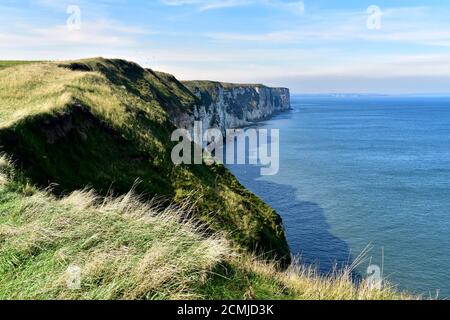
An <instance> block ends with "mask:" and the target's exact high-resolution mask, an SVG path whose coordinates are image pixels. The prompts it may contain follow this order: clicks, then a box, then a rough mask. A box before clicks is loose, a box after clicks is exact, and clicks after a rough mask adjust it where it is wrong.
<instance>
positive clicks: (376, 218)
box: [230, 96, 450, 298]
mask: <svg viewBox="0 0 450 320" xmlns="http://www.w3.org/2000/svg"><path fill="white" fill-rule="evenodd" d="M292 100H293V101H292V107H293V110H292V111H289V112H286V113H283V114H280V115H278V116H276V117H275V118H273V119H272V120H270V121H267V122H265V123H262V124H261V125H260V127H262V128H268V129H270V128H274V129H280V171H279V173H278V174H277V175H275V176H260V170H259V168H257V167H255V166H251V165H244V166H230V169H231V170H232V171H233V173H234V174H235V175H236V176H237V177H238V179H239V180H240V181H241V182H242V183H243V184H244V185H245V186H246V187H248V188H249V189H250V190H252V191H253V192H254V193H256V194H257V195H259V196H260V197H261V198H262V199H263V200H265V201H266V202H267V203H268V204H270V205H271V206H272V207H273V208H275V209H276V210H277V211H278V213H279V214H280V215H281V216H282V218H283V221H284V224H285V228H286V231H287V237H288V241H289V244H290V246H291V249H292V252H293V253H295V254H299V255H301V261H302V262H303V263H306V264H314V265H316V266H318V268H319V269H320V270H321V271H322V272H324V273H326V272H328V271H329V270H330V269H331V268H332V267H333V265H334V264H335V263H336V262H337V263H338V264H341V263H347V262H348V263H351V262H352V261H354V260H355V258H356V257H357V256H358V255H359V254H360V253H361V252H362V251H363V250H364V249H365V248H366V247H367V246H368V245H370V246H371V250H370V252H369V253H368V254H367V255H366V257H367V259H368V261H365V262H364V263H362V264H361V265H360V266H359V267H358V269H357V272H358V274H360V275H362V276H364V275H365V274H366V269H367V266H368V265H369V264H376V265H379V266H380V267H381V266H382V267H383V274H384V277H385V278H386V279H387V280H388V281H389V282H391V283H393V284H395V285H397V286H398V288H399V289H401V290H408V291H410V292H413V293H419V294H424V296H425V297H427V298H428V297H430V296H431V297H435V295H436V290H439V297H440V298H450V98H430V97H383V96H374V97H368V96H365V97H327V96H322V97H312V96H294V97H293V99H292ZM382 252H383V254H382Z"/></svg>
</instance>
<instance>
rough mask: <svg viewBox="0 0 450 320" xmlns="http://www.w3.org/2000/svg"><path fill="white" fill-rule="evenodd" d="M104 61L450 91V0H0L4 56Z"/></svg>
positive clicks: (305, 87)
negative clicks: (100, 57)
mask: <svg viewBox="0 0 450 320" xmlns="http://www.w3.org/2000/svg"><path fill="white" fill-rule="evenodd" d="M97 56H103V57H108V58H122V59H127V60H132V61H135V62H138V63H139V64H141V65H142V66H145V67H148V68H152V69H155V70H161V71H165V72H169V73H172V74H174V75H175V76H176V77H177V78H178V79H181V80H188V79H203V80H206V79H207V80H217V81H227V82H243V83H264V84H266V85H270V86H283V87H288V88H290V89H291V91H292V92H293V93H388V94H399V93H401V94H404V93H408V94H411V93H447V94H448V93H450V1H449V0H445V1H444V0H440V1H438V0H427V1H416V0H410V1H403V0H390V1H387V0H370V1H365V0H347V1H343V0H339V1H338V0H304V1H299V0H289V1H288V0H154V1H148V0H147V1H143V0H142V1H141V0H128V1H125V0H98V1H87V0H70V1H65V0H0V59H2V60H6V59H14V60H22V59H26V60H66V59H78V58H86V57H97Z"/></svg>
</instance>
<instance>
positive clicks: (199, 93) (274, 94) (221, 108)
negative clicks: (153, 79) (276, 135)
mask: <svg viewBox="0 0 450 320" xmlns="http://www.w3.org/2000/svg"><path fill="white" fill-rule="evenodd" d="M183 84H184V85H185V86H186V87H187V88H188V89H189V90H190V91H191V92H192V93H193V94H194V95H195V96H196V97H197V98H198V99H199V100H200V104H198V105H196V106H194V109H193V112H192V114H190V115H189V118H186V117H184V118H183V119H181V118H180V119H177V120H178V121H177V122H183V123H184V125H183V126H185V127H186V126H187V127H189V123H193V121H202V123H203V128H204V129H208V128H211V127H215V128H219V129H221V130H222V131H225V130H226V129H232V128H238V127H243V126H247V125H249V124H252V123H254V122H257V121H261V120H265V119H268V118H270V117H271V116H273V115H274V114H276V113H278V112H282V111H286V110H289V109H290V108H291V103H290V93H289V89H287V88H269V87H266V86H264V85H261V84H251V85H246V84H230V83H221V82H213V81H185V82H183ZM186 122H187V123H186Z"/></svg>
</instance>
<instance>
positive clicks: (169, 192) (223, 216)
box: [0, 58, 289, 262]
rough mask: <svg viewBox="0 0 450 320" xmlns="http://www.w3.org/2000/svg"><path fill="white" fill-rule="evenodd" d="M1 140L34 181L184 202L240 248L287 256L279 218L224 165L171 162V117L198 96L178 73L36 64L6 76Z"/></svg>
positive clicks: (95, 64) (107, 63) (60, 189)
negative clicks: (174, 75)
mask: <svg viewBox="0 0 450 320" xmlns="http://www.w3.org/2000/svg"><path fill="white" fill-rule="evenodd" d="M0 83H1V87H0V146H1V151H3V152H5V153H6V154H8V155H11V156H12V157H13V159H14V160H15V161H17V164H18V165H19V166H20V167H21V169H22V170H23V172H24V174H25V175H26V176H27V177H28V178H29V179H30V181H31V182H32V183H33V184H36V185H38V186H41V187H47V186H48V185H50V184H52V185H53V190H54V191H55V192H56V193H58V194H65V193H68V192H71V191H74V190H77V189H82V188H85V187H86V186H89V187H92V188H93V189H95V190H96V191H97V192H99V193H100V194H103V195H106V194H108V193H111V192H112V193H113V194H115V195H120V194H124V193H127V192H128V191H129V190H130V189H131V188H132V187H133V186H135V189H136V192H137V193H139V194H143V195H145V196H146V197H147V198H151V197H153V196H164V197H166V198H167V199H169V200H172V201H175V202H179V201H183V200H184V199H185V198H187V197H189V198H191V200H192V201H193V203H195V208H194V210H193V215H194V217H195V218H196V219H198V220H199V221H200V222H202V223H204V224H205V225H207V226H208V227H209V228H210V229H211V230H212V231H226V232H227V233H229V234H230V235H231V238H232V239H233V240H234V243H235V244H236V245H237V246H239V247H240V248H244V249H250V250H254V249H255V250H257V251H259V252H261V253H264V254H265V255H266V256H267V257H272V258H273V257H277V258H281V259H282V260H283V261H284V262H288V261H289V249H288V246H287V243H286V240H285V237H284V231H283V229H282V226H281V224H280V219H279V216H278V215H277V214H276V213H275V212H274V211H273V210H272V209H271V208H269V207H268V206H266V205H265V204H264V203H263V202H262V201H261V200H260V199H259V198H257V197H256V196H254V195H253V194H251V193H250V192H248V191H247V190H246V189H245V188H243V187H242V185H240V184H239V182H238V181H237V180H236V179H235V178H234V177H233V176H232V175H231V174H230V173H229V172H228V170H227V169H225V168H224V167H223V166H219V165H214V166H206V165H196V166H178V167H177V166H174V165H173V164H172V161H171V159H170V154H171V150H172V146H173V145H174V144H173V142H171V141H170V137H171V133H172V131H173V130H174V129H175V127H174V126H173V124H172V123H171V120H170V119H171V115H176V114H180V113H189V112H190V110H191V109H192V108H193V105H194V104H195V103H198V101H197V99H196V98H195V97H194V96H193V95H192V94H191V92H190V91H189V90H188V89H186V88H185V87H184V86H183V85H182V84H181V83H179V82H178V81H177V80H176V79H175V78H174V77H173V76H171V75H168V74H165V73H160V72H154V71H151V70H146V69H143V68H141V67H140V66H138V65H137V64H134V63H131V62H126V61H122V60H105V59H100V58H98V59H89V60H81V61H75V62H65V63H35V64H30V65H20V66H16V67H13V68H9V69H8V71H7V72H6V71H5V70H4V71H3V72H0Z"/></svg>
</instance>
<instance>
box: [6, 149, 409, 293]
mask: <svg viewBox="0 0 450 320" xmlns="http://www.w3.org/2000/svg"><path fill="white" fill-rule="evenodd" d="M189 210H190V208H189V205H185V206H181V207H179V206H178V207H174V206H172V207H170V208H168V209H165V210H164V211H161V210H160V209H158V206H157V203H153V204H150V203H143V202H141V201H140V200H139V199H138V198H136V197H134V196H132V195H131V194H127V195H125V196H122V197H119V198H108V199H103V198H100V197H96V196H95V195H94V193H92V192H88V191H84V192H74V193H73V194H71V195H69V196H67V197H64V198H62V199H56V198H55V197H54V196H52V195H51V194H49V193H48V192H43V191H39V190H38V189H36V188H34V187H33V186H31V185H30V184H27V183H26V182H25V180H24V179H23V177H21V176H18V175H17V174H15V173H14V171H13V170H12V168H11V165H10V164H8V162H7V161H5V159H4V158H0V278H1V279H2V282H1V285H0V299H181V298H183V299H302V300H303V299H408V298H410V297H409V296H407V295H402V294H398V293H395V292H394V291H393V290H391V289H389V288H385V289H383V290H381V291H379V290H369V289H368V287H367V285H366V284H364V283H363V284H361V285H360V286H358V287H356V286H354V285H353V284H352V282H351V279H350V277H349V274H350V273H349V272H343V273H341V274H336V275H335V276H331V277H328V278H321V277H318V276H317V275H315V274H314V272H312V271H311V270H304V269H302V268H300V267H297V268H295V267H293V268H291V269H289V270H288V271H286V272H279V271H277V269H276V268H275V267H274V265H271V264H268V263H266V262H261V261H258V260H257V259H255V258H254V257H252V256H250V255H248V254H242V253H236V252H235V251H233V249H232V248H231V247H230V246H229V243H228V241H227V240H226V239H225V238H224V236H225V235H224V234H222V235H206V234H205V233H204V232H202V231H201V230H202V229H201V228H199V226H198V225H197V226H196V225H195V224H193V222H192V221H190V220H184V221H181V222H180V220H179V217H180V216H186V212H188V211H189ZM71 266H77V267H79V268H80V270H81V289H80V290H70V289H68V288H67V285H66V281H67V280H68V277H69V273H68V272H67V270H68V268H69V267H71Z"/></svg>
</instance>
